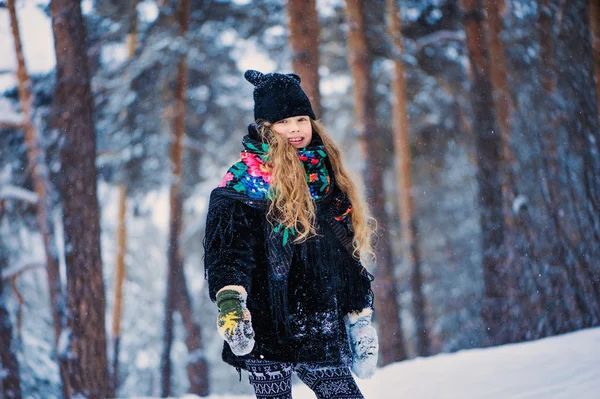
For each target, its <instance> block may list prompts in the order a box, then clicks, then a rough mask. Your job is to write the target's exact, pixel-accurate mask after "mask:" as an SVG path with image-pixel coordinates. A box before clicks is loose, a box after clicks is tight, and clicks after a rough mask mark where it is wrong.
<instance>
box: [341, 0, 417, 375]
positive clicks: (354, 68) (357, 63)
mask: <svg viewBox="0 0 600 399" xmlns="http://www.w3.org/2000/svg"><path fill="white" fill-rule="evenodd" d="M363 7H364V2H363V1H361V0H346V18H347V20H348V61H349V64H350V70H351V72H352V76H353V78H354V90H353V91H354V115H355V118H356V125H357V130H358V137H359V143H360V146H361V151H362V154H363V156H364V157H365V161H366V162H365V163H366V165H365V172H364V180H365V187H366V191H367V198H368V200H369V203H370V204H371V209H372V213H373V216H374V217H375V219H376V220H377V224H378V228H379V234H378V236H379V237H378V240H377V242H376V243H375V254H376V256H377V263H378V267H377V270H376V279H375V307H376V309H377V314H376V315H377V316H376V317H377V320H378V321H380V322H379V323H378V327H379V335H380V345H379V348H380V351H379V352H380V357H379V359H380V363H381V365H382V366H385V365H387V364H390V363H393V362H398V361H401V360H404V359H406V351H405V348H404V337H403V333H402V328H401V324H400V307H399V305H398V290H397V287H396V281H395V278H394V265H393V263H392V250H391V248H390V243H389V239H388V231H387V215H386V212H385V206H384V192H383V165H382V163H381V159H382V158H383V157H382V148H381V144H380V142H379V139H378V135H377V126H376V122H375V97H374V88H373V83H372V82H373V79H372V76H371V74H372V73H371V71H372V65H373V57H372V54H371V50H370V49H369V47H368V45H367V39H366V27H365V22H364V12H363V10H364V9H363Z"/></svg>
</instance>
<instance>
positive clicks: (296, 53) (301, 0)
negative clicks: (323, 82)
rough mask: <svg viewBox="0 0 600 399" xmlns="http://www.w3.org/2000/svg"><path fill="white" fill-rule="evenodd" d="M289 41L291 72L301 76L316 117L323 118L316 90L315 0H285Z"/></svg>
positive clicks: (317, 22) (317, 49) (317, 37)
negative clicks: (291, 53) (292, 70)
mask: <svg viewBox="0 0 600 399" xmlns="http://www.w3.org/2000/svg"><path fill="white" fill-rule="evenodd" d="M287 14H288V20H289V31H290V32H289V42H290V47H291V48H292V52H293V55H292V66H293V68H294V72H295V73H296V74H298V75H300V77H301V78H302V88H303V89H304V91H306V94H307V95H308V98H309V99H310V102H311V104H312V107H313V111H314V112H315V114H316V115H317V118H322V117H323V109H322V107H321V93H320V91H319V58H320V57H319V45H320V42H321V41H320V38H319V36H320V25H319V15H318V14H317V5H316V1H315V0H289V1H288V2H287Z"/></svg>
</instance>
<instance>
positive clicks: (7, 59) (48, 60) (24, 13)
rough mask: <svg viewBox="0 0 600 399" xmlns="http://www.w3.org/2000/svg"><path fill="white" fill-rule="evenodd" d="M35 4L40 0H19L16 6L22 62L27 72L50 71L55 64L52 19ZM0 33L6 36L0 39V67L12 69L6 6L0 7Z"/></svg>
mask: <svg viewBox="0 0 600 399" xmlns="http://www.w3.org/2000/svg"><path fill="white" fill-rule="evenodd" d="M38 4H39V5H44V2H35V1H21V2H18V6H17V18H18V20H19V22H20V23H19V30H20V33H21V42H22V43H23V52H24V55H25V64H26V65H27V69H28V71H29V73H30V74H36V73H45V72H48V71H51V70H52V69H54V65H55V64H56V58H55V55H54V39H53V35H52V22H51V20H50V18H48V17H47V16H46V15H45V14H44V11H43V10H42V8H40V6H38ZM25 21H27V22H26V23H25ZM0 37H3V38H7V39H8V40H0V54H2V57H0V71H3V72H5V71H15V70H16V65H17V61H16V58H15V47H14V44H13V36H12V31H11V26H10V20H9V15H8V9H0ZM0 91H2V88H0Z"/></svg>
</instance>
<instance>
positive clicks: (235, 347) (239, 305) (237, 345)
mask: <svg viewBox="0 0 600 399" xmlns="http://www.w3.org/2000/svg"><path fill="white" fill-rule="evenodd" d="M247 297H248V294H247V293H246V290H245V289H244V287H241V286H239V285H228V286H226V287H223V288H221V289H220V290H219V292H217V307H218V308H219V318H218V319H217V328H218V329H219V334H220V335H221V337H223V339H224V340H225V341H227V343H228V344H229V347H230V348H231V351H232V352H233V353H234V355H236V356H243V355H247V354H248V353H250V352H252V349H253V348H254V330H253V329H252V319H251V318H250V311H249V310H248V308H247V307H246V298H247Z"/></svg>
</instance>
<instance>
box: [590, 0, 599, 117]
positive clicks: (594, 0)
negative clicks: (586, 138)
mask: <svg viewBox="0 0 600 399" xmlns="http://www.w3.org/2000/svg"><path fill="white" fill-rule="evenodd" d="M589 7H590V8H589V9H590V11H589V15H590V30H591V34H592V47H593V49H594V73H595V75H596V99H597V101H598V117H599V118H600V0H590V6H589Z"/></svg>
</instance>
